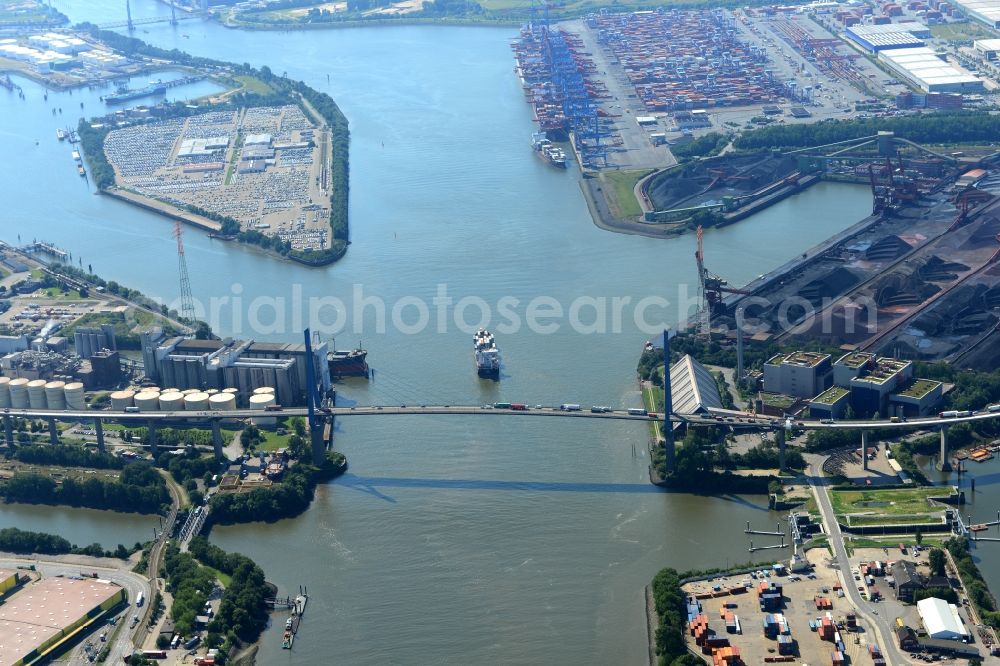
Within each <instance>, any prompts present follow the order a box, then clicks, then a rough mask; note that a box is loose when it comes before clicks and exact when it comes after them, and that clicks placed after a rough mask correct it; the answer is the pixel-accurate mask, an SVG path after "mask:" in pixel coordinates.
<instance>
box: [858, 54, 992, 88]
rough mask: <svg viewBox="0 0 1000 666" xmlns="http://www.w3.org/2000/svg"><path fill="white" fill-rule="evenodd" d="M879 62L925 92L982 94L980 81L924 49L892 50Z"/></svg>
mask: <svg viewBox="0 0 1000 666" xmlns="http://www.w3.org/2000/svg"><path fill="white" fill-rule="evenodd" d="M878 59H879V60H880V61H882V62H883V63H884V64H885V65H887V66H888V67H889V68H891V69H892V70H893V71H895V72H896V73H897V74H899V76H900V77H901V78H903V79H906V80H907V81H908V82H910V83H912V84H913V85H915V86H917V87H918V88H920V89H921V90H923V91H924V92H959V93H981V92H983V91H984V90H985V88H984V86H983V81H982V79H980V78H978V77H976V76H973V75H972V74H970V73H969V72H966V71H965V70H963V69H960V68H958V67H956V66H954V65H952V64H951V63H949V62H946V61H945V60H942V59H941V58H939V57H938V55H937V54H936V53H935V52H934V51H932V50H931V49H929V48H927V47H926V46H920V47H917V48H894V49H888V50H884V51H879V54H878Z"/></svg>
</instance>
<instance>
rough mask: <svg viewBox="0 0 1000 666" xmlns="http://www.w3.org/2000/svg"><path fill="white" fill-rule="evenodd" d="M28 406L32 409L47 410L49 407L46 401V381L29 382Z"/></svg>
mask: <svg viewBox="0 0 1000 666" xmlns="http://www.w3.org/2000/svg"><path fill="white" fill-rule="evenodd" d="M28 405H30V407H31V409H45V408H46V407H48V406H49V404H48V403H47V402H46V401H45V380H44V379H32V380H31V381H30V382H28Z"/></svg>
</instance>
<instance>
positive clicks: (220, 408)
mask: <svg viewBox="0 0 1000 666" xmlns="http://www.w3.org/2000/svg"><path fill="white" fill-rule="evenodd" d="M208 406H209V407H210V408H211V409H212V410H214V411H217V412H231V411H233V410H234V409H236V396H235V395H233V394H232V393H216V394H215V395H213V396H210V397H209V398H208Z"/></svg>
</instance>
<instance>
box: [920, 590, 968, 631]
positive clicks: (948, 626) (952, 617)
mask: <svg viewBox="0 0 1000 666" xmlns="http://www.w3.org/2000/svg"><path fill="white" fill-rule="evenodd" d="M917 612H918V613H920V619H921V620H922V621H923V623H924V628H926V629H927V635H928V636H929V637H930V638H947V639H952V640H955V639H962V638H967V637H968V636H969V630H968V629H966V628H965V623H964V622H962V617H961V616H960V615H959V614H958V606H956V605H955V604H949V603H948V602H947V601H945V600H944V599H938V598H936V597H931V598H929V599H922V600H920V601H918V602H917Z"/></svg>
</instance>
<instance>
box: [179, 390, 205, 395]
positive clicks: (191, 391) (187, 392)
mask: <svg viewBox="0 0 1000 666" xmlns="http://www.w3.org/2000/svg"><path fill="white" fill-rule="evenodd" d="M181 393H183V394H184V395H191V394H193V393H201V391H200V390H198V389H184V390H183V391H181Z"/></svg>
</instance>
